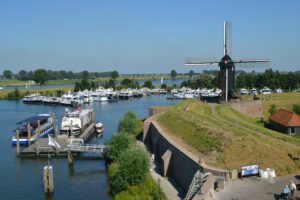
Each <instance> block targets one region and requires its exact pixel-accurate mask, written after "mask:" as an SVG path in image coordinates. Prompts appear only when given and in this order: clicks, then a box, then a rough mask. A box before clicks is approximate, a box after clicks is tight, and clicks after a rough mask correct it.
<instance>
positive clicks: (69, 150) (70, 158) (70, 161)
mask: <svg viewBox="0 0 300 200" xmlns="http://www.w3.org/2000/svg"><path fill="white" fill-rule="evenodd" d="M73 162H74V159H73V155H72V152H71V147H70V146H69V148H68V164H69V165H73Z"/></svg>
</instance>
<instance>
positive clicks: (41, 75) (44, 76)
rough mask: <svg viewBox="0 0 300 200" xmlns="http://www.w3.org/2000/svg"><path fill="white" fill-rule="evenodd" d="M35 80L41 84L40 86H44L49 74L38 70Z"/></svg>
mask: <svg viewBox="0 0 300 200" xmlns="http://www.w3.org/2000/svg"><path fill="white" fill-rule="evenodd" d="M33 80H34V81H35V82H36V83H38V84H40V85H43V84H44V83H45V82H46V80H48V73H47V71H46V70H44V69H37V70H35V71H34V74H33Z"/></svg>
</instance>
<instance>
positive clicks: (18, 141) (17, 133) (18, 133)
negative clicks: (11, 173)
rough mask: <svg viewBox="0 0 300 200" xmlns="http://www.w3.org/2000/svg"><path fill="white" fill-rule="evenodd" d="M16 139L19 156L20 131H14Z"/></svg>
mask: <svg viewBox="0 0 300 200" xmlns="http://www.w3.org/2000/svg"><path fill="white" fill-rule="evenodd" d="M16 137H17V155H20V131H19V130H16Z"/></svg>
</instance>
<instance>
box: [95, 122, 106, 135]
mask: <svg viewBox="0 0 300 200" xmlns="http://www.w3.org/2000/svg"><path fill="white" fill-rule="evenodd" d="M94 128H95V133H96V134H97V135H99V136H101V135H102V134H103V131H104V127H103V124H102V123H101V122H98V123H96V124H95V127H94Z"/></svg>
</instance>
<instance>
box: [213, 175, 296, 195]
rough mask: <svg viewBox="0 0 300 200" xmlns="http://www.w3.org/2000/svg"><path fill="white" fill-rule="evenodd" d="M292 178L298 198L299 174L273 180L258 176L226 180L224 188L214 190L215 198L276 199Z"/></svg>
mask: <svg viewBox="0 0 300 200" xmlns="http://www.w3.org/2000/svg"><path fill="white" fill-rule="evenodd" d="M290 180H294V182H295V184H296V185H297V188H298V190H297V191H296V193H295V194H296V199H300V191H299V190H300V176H296V177H288V176H285V177H279V178H275V179H274V180H273V181H270V180H268V179H267V180H263V179H261V178H258V177H251V178H244V179H243V180H240V179H238V180H235V181H232V182H228V183H226V185H225V189H224V190H220V191H218V192H214V198H213V199H215V200H248V199H249V200H252V199H253V200H268V199H270V200H271V199H277V197H278V195H279V194H280V193H281V191H282V189H283V187H284V186H285V185H286V184H288V183H289V182H290Z"/></svg>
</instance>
